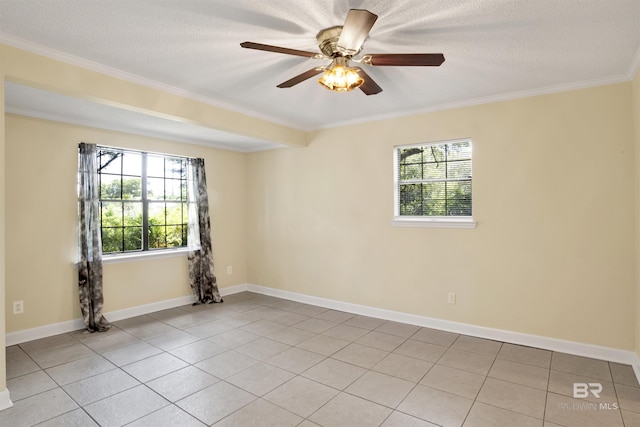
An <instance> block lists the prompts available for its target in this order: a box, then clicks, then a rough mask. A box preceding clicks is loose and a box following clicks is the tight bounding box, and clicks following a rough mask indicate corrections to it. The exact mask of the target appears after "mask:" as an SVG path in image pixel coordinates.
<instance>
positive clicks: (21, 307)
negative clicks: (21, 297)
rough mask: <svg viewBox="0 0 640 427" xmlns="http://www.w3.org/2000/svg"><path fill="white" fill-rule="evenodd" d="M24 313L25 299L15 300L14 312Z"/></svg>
mask: <svg viewBox="0 0 640 427" xmlns="http://www.w3.org/2000/svg"><path fill="white" fill-rule="evenodd" d="M22 313H24V301H14V302H13V314H22Z"/></svg>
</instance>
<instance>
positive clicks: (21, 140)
mask: <svg viewBox="0 0 640 427" xmlns="http://www.w3.org/2000/svg"><path fill="white" fill-rule="evenodd" d="M80 141H83V142H89V143H95V144H103V145H110V146H116V147H125V148H134V149H141V150H149V151H152V152H159V153H169V154H176V155H185V156H192V157H202V158H204V159H205V164H206V168H207V181H208V188H209V200H210V209H211V212H210V213H211V217H212V228H213V237H214V247H213V251H214V257H215V261H216V263H217V266H218V279H219V285H220V287H221V288H223V287H225V286H230V285H236V284H241V283H246V280H247V277H246V255H245V254H246V238H245V228H244V223H245V221H244V215H245V211H246V209H245V200H246V199H245V187H246V185H245V178H246V173H245V156H244V155H243V154H240V153H233V152H229V151H223V150H216V149H210V148H206V147H202V146H196V145H188V144H183V143H173V142H169V141H164V140H159V139H153V138H146V137H141V136H135V135H130V134H124V133H118V132H110V131H104V130H98V129H93V128H88V127H82V126H75V125H68V124H62V123H56V122H50V121H46V120H39V119H32V118H27V117H23V116H16V115H11V114H7V115H6V156H7V159H6V176H7V195H6V203H7V205H8V206H9V207H10V208H9V209H7V215H6V223H7V224H8V227H7V236H6V243H7V247H8V248H10V250H8V251H7V253H6V264H7V265H6V300H7V307H9V306H10V305H11V302H12V301H15V300H23V301H24V306H25V313H24V314H20V315H13V314H12V313H11V312H8V314H7V316H6V331H7V332H13V331H18V330H22V329H28V328H34V327H37V326H44V325H48V324H52V323H57V322H62V321H66V320H72V319H76V318H79V317H80V311H79V308H78V293H77V272H76V270H75V269H74V268H73V263H74V262H75V260H76V254H77V226H76V217H77V216H76V215H77V199H76V188H77V163H78V160H77V156H78V154H77V144H78V143H79V142H80ZM227 265H232V266H233V274H232V275H227V274H226V266H227ZM187 277H188V273H187V267H186V255H182V256H177V257H173V258H162V259H154V260H144V261H136V262H124V263H118V264H106V265H105V266H104V292H105V307H104V309H105V311H107V312H108V311H114V310H119V309H123V308H128V307H135V306H139V305H143V304H149V303H153V302H158V301H164V300H167V299H172V298H177V297H181V296H185V295H189V294H190V289H189V285H188V278H187Z"/></svg>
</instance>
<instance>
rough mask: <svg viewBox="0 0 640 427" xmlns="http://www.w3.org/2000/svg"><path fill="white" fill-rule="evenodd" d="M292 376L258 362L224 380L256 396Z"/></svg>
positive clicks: (282, 370)
mask: <svg viewBox="0 0 640 427" xmlns="http://www.w3.org/2000/svg"><path fill="white" fill-rule="evenodd" d="M294 376H295V374H292V373H291V372H289V371H285V370H284V369H280V368H277V367H275V366H272V365H268V364H266V363H258V364H256V365H253V366H251V367H249V368H247V369H245V370H244V371H242V372H238V373H237V374H235V375H232V376H230V377H228V378H227V379H226V381H227V382H228V383H230V384H233V385H235V386H236V387H239V388H241V389H243V390H245V391H248V392H249V393H252V394H255V395H256V396H263V395H265V394H266V393H268V392H270V391H271V390H273V389H274V388H276V387H279V386H281V385H282V384H284V383H286V382H287V381H289V380H290V379H291V378H293V377H294Z"/></svg>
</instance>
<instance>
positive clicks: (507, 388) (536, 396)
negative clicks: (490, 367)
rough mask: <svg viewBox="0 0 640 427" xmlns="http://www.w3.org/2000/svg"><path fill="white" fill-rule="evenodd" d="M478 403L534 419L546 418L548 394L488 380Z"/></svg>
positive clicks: (479, 395)
mask: <svg viewBox="0 0 640 427" xmlns="http://www.w3.org/2000/svg"><path fill="white" fill-rule="evenodd" d="M477 401H479V402H482V403H487V404H489V405H493V406H497V407H499V408H503V409H507V410H510V411H513V412H518V413H520V414H524V415H528V416H530V417H533V418H539V419H543V418H544V410H545V401H546V392H545V391H543V390H538V389H535V388H531V387H527V386H523V385H519V384H514V383H509V382H506V381H501V380H496V379H493V378H487V380H486V381H485V383H484V385H483V386H482V389H480V393H478V398H477Z"/></svg>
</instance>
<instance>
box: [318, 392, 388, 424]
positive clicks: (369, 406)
mask: <svg viewBox="0 0 640 427" xmlns="http://www.w3.org/2000/svg"><path fill="white" fill-rule="evenodd" d="M390 413H391V409H389V408H386V407H384V406H381V405H378V404H375V403H372V402H369V401H367V400H364V399H360V398H359V397H356V396H352V395H350V394H346V393H340V394H338V395H337V396H336V397H334V398H333V399H331V400H330V401H329V402H327V404H326V405H324V406H323V407H322V408H320V409H319V410H318V411H316V412H315V413H314V414H313V415H311V416H310V417H309V420H311V421H313V422H314V423H317V424H319V425H321V426H324V427H334V426H349V427H369V426H378V425H380V424H382V422H383V421H384V420H385V419H386V418H387V417H388V416H389V414H390Z"/></svg>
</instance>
